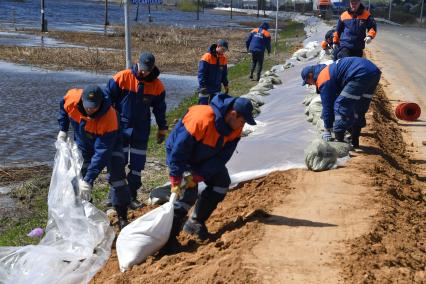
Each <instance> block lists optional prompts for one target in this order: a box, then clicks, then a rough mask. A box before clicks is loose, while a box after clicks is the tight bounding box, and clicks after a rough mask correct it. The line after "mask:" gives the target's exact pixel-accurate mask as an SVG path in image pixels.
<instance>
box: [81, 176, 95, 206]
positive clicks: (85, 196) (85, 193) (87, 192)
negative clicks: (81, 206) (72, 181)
mask: <svg viewBox="0 0 426 284" xmlns="http://www.w3.org/2000/svg"><path fill="white" fill-rule="evenodd" d="M79 187H80V198H81V199H82V200H86V201H90V200H91V199H92V185H91V184H90V183H88V182H87V181H85V180H81V181H80V185H79Z"/></svg>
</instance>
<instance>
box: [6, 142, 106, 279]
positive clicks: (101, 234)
mask: <svg viewBox="0 0 426 284" xmlns="http://www.w3.org/2000/svg"><path fill="white" fill-rule="evenodd" d="M55 145H56V149H57V152H56V157H55V165H54V168H53V173H52V179H51V182H50V188H49V196H48V206H49V207H48V212H49V217H48V222H47V226H46V229H45V232H46V234H45V236H44V237H43V239H42V240H41V241H40V243H39V244H38V245H29V246H24V247H2V248H0V283H13V284H20V283H32V284H38V283H40V284H41V283H70V284H71V283H87V282H89V281H90V279H92V277H93V276H94V275H95V274H96V272H97V271H98V270H99V269H101V268H102V267H103V265H104V264H105V263H106V261H107V260H108V258H109V256H110V254H111V244H112V241H113V239H114V231H113V230H112V228H111V227H110V226H109V221H108V218H107V217H106V215H105V214H104V213H103V212H102V211H100V210H98V209H97V208H96V207H95V206H93V205H92V204H91V203H89V202H87V201H83V203H82V202H81V200H80V198H79V197H77V196H76V194H75V189H74V186H73V184H76V182H77V180H78V179H79V172H80V168H81V165H82V158H81V155H80V153H79V151H78V149H77V147H76V145H75V144H74V143H72V142H68V143H66V142H59V141H58V142H56V144H55Z"/></svg>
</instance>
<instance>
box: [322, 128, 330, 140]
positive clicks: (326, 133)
mask: <svg viewBox="0 0 426 284" xmlns="http://www.w3.org/2000/svg"><path fill="white" fill-rule="evenodd" d="M322 140H324V141H325V142H328V141H331V130H330V129H326V130H325V131H324V132H323V134H322Z"/></svg>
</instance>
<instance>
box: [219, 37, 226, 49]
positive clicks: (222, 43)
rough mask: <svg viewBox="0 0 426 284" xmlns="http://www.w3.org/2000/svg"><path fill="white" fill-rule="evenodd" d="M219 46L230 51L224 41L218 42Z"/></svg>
mask: <svg viewBox="0 0 426 284" xmlns="http://www.w3.org/2000/svg"><path fill="white" fill-rule="evenodd" d="M217 45H219V46H223V47H224V48H225V49H226V50H228V42H227V41H226V40H224V39H220V40H218V41H217Z"/></svg>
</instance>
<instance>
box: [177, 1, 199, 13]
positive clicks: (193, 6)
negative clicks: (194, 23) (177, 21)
mask: <svg viewBox="0 0 426 284" xmlns="http://www.w3.org/2000/svg"><path fill="white" fill-rule="evenodd" d="M200 3H201V2H200ZM200 5H201V4H200ZM178 8H179V10H181V11H183V12H196V11H197V2H196V1H195V2H194V1H191V0H182V1H181V2H180V3H179V4H178ZM200 9H201V7H200Z"/></svg>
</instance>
